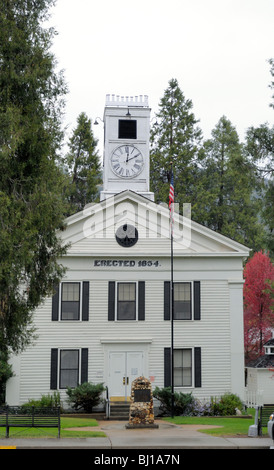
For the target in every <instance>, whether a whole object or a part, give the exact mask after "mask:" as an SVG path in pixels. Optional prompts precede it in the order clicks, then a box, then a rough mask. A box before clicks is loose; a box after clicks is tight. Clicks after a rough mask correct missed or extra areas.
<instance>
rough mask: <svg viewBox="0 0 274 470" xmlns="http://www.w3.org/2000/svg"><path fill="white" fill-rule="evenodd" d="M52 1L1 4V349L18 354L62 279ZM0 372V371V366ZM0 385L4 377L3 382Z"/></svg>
mask: <svg viewBox="0 0 274 470" xmlns="http://www.w3.org/2000/svg"><path fill="white" fill-rule="evenodd" d="M53 4H54V0H0V256H1V265H0V351H1V352H2V357H7V354H10V353H11V352H13V353H18V352H20V351H22V350H23V349H24V348H25V347H26V346H27V345H28V344H30V342H31V341H32V340H33V337H34V329H33V326H32V314H33V311H34V309H35V308H36V307H37V306H38V305H39V304H40V303H41V301H42V300H43V299H44V297H45V296H46V295H48V294H50V293H51V292H52V290H53V285H54V284H55V283H56V282H58V281H59V280H60V278H61V277H62V275H63V268H62V266H60V265H59V263H58V259H59V258H60V256H62V254H63V253H64V252H65V247H63V246H62V244H61V241H60V238H59V237H58V234H57V231H58V230H62V229H63V228H64V225H63V220H64V213H63V212H64V207H63V202H62V194H61V188H62V183H63V179H62V175H61V172H60V171H59V170H58V167H57V163H56V162H57V154H58V149H59V146H60V143H61V138H62V132H61V121H60V120H61V116H62V108H63V95H64V94H65V92H66V86H65V84H64V79H63V76H62V74H61V73H57V72H55V66H56V64H55V59H54V57H53V55H52V54H51V52H50V47H51V43H52V38H53V35H54V34H55V33H54V31H53V30H52V29H51V28H50V29H45V28H43V23H44V20H46V19H48V13H49V9H50V7H51V6H52V5H53ZM0 371H1V367H0ZM0 382H1V378H0Z"/></svg>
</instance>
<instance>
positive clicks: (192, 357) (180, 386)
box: [173, 348, 195, 388]
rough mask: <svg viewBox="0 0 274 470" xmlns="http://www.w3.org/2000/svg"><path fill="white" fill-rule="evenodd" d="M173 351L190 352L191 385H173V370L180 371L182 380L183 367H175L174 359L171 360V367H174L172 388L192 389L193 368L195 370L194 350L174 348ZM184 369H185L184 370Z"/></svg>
mask: <svg viewBox="0 0 274 470" xmlns="http://www.w3.org/2000/svg"><path fill="white" fill-rule="evenodd" d="M175 351H181V352H183V351H190V354H191V371H190V378H191V384H190V385H183V384H181V385H175V369H177V370H178V369H180V370H182V378H183V370H184V367H175V360H174V359H175V358H173V367H174V387H175V388H194V368H195V363H194V348H176V349H174V353H175ZM185 369H186V368H185Z"/></svg>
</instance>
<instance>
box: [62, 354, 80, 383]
mask: <svg viewBox="0 0 274 470" xmlns="http://www.w3.org/2000/svg"><path fill="white" fill-rule="evenodd" d="M59 380H60V388H66V387H72V388H75V387H77V385H78V383H79V350H78V349H66V350H61V351H60V372H59Z"/></svg>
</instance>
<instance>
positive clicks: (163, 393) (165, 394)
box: [153, 387, 193, 416]
mask: <svg viewBox="0 0 274 470" xmlns="http://www.w3.org/2000/svg"><path fill="white" fill-rule="evenodd" d="M153 396H154V398H156V399H157V400H159V402H160V403H161V405H160V409H159V410H160V412H162V414H167V415H169V414H171V411H172V396H171V387H164V388H161V389H160V388H159V387H156V388H155V390H154V391H153ZM192 402H193V397H192V394H191V393H181V392H179V393H178V392H174V414H175V415H177V416H179V415H182V414H186V413H187V412H188V409H189V407H190V406H191V404H192Z"/></svg>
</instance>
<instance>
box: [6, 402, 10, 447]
mask: <svg viewBox="0 0 274 470" xmlns="http://www.w3.org/2000/svg"><path fill="white" fill-rule="evenodd" d="M8 437H9V405H7V408H6V439H7V438H8Z"/></svg>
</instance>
